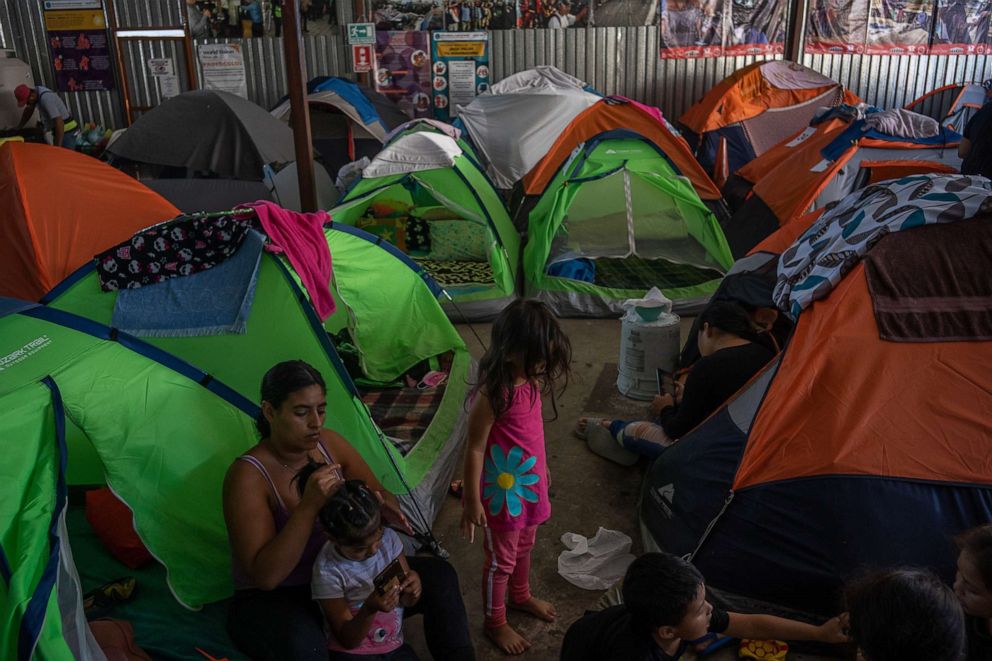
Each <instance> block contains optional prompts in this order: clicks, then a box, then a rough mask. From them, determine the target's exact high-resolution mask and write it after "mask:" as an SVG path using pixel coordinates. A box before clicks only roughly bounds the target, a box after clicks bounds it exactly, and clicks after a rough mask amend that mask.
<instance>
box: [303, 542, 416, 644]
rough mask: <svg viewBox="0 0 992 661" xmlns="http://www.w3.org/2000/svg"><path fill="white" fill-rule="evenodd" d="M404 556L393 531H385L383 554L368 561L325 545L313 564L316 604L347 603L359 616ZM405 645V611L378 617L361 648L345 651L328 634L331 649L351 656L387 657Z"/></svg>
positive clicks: (396, 609)
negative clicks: (384, 572)
mask: <svg viewBox="0 0 992 661" xmlns="http://www.w3.org/2000/svg"><path fill="white" fill-rule="evenodd" d="M401 553H403V542H401V541H400V537H399V535H397V534H396V531H395V530H393V529H392V528H385V529H383V534H382V544H380V545H379V552H378V553H376V554H375V555H374V556H372V557H371V558H368V559H366V560H351V559H349V558H346V557H344V556H343V555H341V554H340V553H338V550H337V549H336V548H335V546H334V543H333V542H327V543H326V544H324V548H322V549H321V550H320V553H318V554H317V559H316V560H315V561H314V563H313V579H312V580H311V582H310V592H311V594H312V595H313V598H314V599H316V600H318V601H319V600H321V599H347V600H348V606H349V607H350V608H351V612H352V613H357V612H358V610H359V609H360V608H361V607H362V604H364V603H365V599H366V598H367V597H368V596H369V595H370V594H372V591H373V590H374V589H375V585H374V580H375V577H376V576H378V575H379V573H380V572H381V571H382V570H383V569H385V568H386V566H387V565H388V564H389V563H390V562H392V561H393V560H395V559H396V558H398V557H399V556H400V554H401ZM402 644H403V607H402V606H397V607H396V608H395V609H393V610H392V611H391V612H389V613H377V614H376V616H375V620H373V623H372V626H371V627H370V628H369V633H368V635H367V636H366V637H365V640H364V641H362V644H361V645H359V646H358V647H353V648H351V649H345V648H344V647H341V646H340V645H339V644H338V642H337V641H336V640H334V634H333V633H331V632H330V631H328V644H327V646H328V648H329V649H332V650H335V651H339V652H349V653H351V654H386V653H387V652H391V651H393V650H395V649H396V648H398V647H400V646H401V645H402Z"/></svg>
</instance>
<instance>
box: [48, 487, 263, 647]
mask: <svg viewBox="0 0 992 661" xmlns="http://www.w3.org/2000/svg"><path fill="white" fill-rule="evenodd" d="M66 525H67V527H68V529H69V542H70V544H71V546H72V555H73V558H74V560H75V562H76V569H77V571H78V572H79V580H80V581H81V582H82V588H83V593H84V594H85V593H87V592H89V591H90V590H93V589H95V588H98V587H100V586H101V585H104V584H105V583H108V582H110V581H114V580H117V579H119V578H123V577H125V576H133V577H134V578H135V579H136V580H137V587H136V588H135V590H134V595H133V597H132V599H131V600H130V601H128V602H125V603H122V604H115V605H113V606H111V607H110V608H109V609H108V610H107V611H106V615H103V616H104V617H109V618H114V619H118V620H127V621H129V622H130V623H131V625H132V626H133V627H134V640H135V642H136V643H137V644H138V645H139V646H140V647H141V648H142V649H143V650H145V652H147V653H148V654H149V655H150V656H151V657H152V658H153V659H163V660H170V661H171V660H177V661H178V660H182V661H187V660H188V661H192V660H194V659H196V660H198V661H204V659H205V658H206V657H204V656H202V655H201V654H200V653H199V652H197V651H196V648H197V647H199V648H200V649H202V650H203V651H205V652H206V653H208V654H210V655H211V656H212V657H214V658H216V659H223V658H225V657H226V658H227V659H230V661H236V660H237V661H240V660H242V659H247V657H246V656H245V655H244V654H242V653H240V652H239V651H238V650H237V648H236V647H235V646H234V643H233V642H231V639H230V637H229V636H228V635H227V626H226V622H227V602H228V600H224V601H220V602H217V603H213V604H208V605H206V606H204V607H203V608H202V609H201V610H199V611H191V610H189V609H186V608H183V607H182V606H180V605H179V602H178V601H176V599H175V597H173V596H172V593H171V592H170V591H169V586H168V585H167V584H166V582H165V568H164V567H163V566H162V565H160V564H159V563H157V562H151V563H149V564H147V565H145V566H144V567H141V568H140V569H131V568H130V567H127V566H126V565H123V564H121V563H120V562H118V561H117V560H116V559H115V558H114V557H113V556H111V555H110V553H109V552H108V551H107V550H106V548H104V546H103V544H102V543H101V542H100V540H99V539H98V538H97V536H96V533H95V532H93V528H91V527H90V524H89V522H88V521H87V520H86V510H85V508H84V507H83V506H81V505H79V506H70V507H69V510H68V512H67V514H66ZM195 552H196V549H195V547H193V546H192V545H191V547H190V553H195Z"/></svg>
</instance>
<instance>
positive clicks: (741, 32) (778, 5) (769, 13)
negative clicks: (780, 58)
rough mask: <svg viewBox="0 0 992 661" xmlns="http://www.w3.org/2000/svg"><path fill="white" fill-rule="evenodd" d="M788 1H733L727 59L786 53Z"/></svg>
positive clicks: (724, 47) (725, 50)
mask: <svg viewBox="0 0 992 661" xmlns="http://www.w3.org/2000/svg"><path fill="white" fill-rule="evenodd" d="M787 11H788V2H787V0H731V2H730V21H729V23H728V25H727V40H726V43H725V44H724V46H723V53H724V55H734V56H736V55H768V54H773V53H783V52H785V20H786V12H787Z"/></svg>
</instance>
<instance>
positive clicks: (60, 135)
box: [14, 85, 80, 149]
mask: <svg viewBox="0 0 992 661" xmlns="http://www.w3.org/2000/svg"><path fill="white" fill-rule="evenodd" d="M14 97H15V98H16V99H17V105H18V106H19V107H21V108H24V114H23V115H22V116H21V123H20V124H18V125H17V128H18V129H22V128H24V125H25V124H27V123H28V120H30V119H31V115H33V114H34V111H35V110H37V111H38V114H39V115H41V123H42V124H44V126H45V130H46V131H51V132H52V144H53V145H56V146H61V147H65V148H66V149H75V148H76V142H78V140H79V135H80V131H79V122H77V121H76V120H75V119H73V117H72V113H70V112H69V108H68V107H66V105H65V103H63V101H62V99H60V98H59V97H58V95H57V94H56V93H55V92H53V91H52V90H50V89H48V88H47V87H42V86H41V85H38V86H37V87H36V88H34V89H31V88H30V87H28V86H27V85H18V86H17V87H16V88H14Z"/></svg>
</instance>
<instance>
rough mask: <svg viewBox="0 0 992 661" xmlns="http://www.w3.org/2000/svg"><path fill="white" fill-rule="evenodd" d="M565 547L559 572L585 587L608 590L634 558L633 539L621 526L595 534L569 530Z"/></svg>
mask: <svg viewBox="0 0 992 661" xmlns="http://www.w3.org/2000/svg"><path fill="white" fill-rule="evenodd" d="M561 543H562V544H564V545H565V549H566V550H564V551H562V552H561V555H559V556H558V573H559V574H561V576H562V578H564V579H565V580H566V581H568V582H569V583H571V584H572V585H574V586H576V587H580V588H582V589H584V590H605V589H607V588H609V587H610V586H611V585H613V584H614V583H616V582H617V581H618V580H619V579H621V578H623V575H624V573H625V572H626V571H627V566H628V565H630V563H632V562H633V561H634V556H633V555H631V554H630V546H631V543H632V542H631V539H630V537H628V536H627V535H625V534H623V533H622V532H620V531H618V530H609V529H607V528H600V529H599V531H597V532H596V535H595V537H593V538H592V539H589V538H588V537H585V536H584V535H580V534H578V533H574V532H567V533H565V534H564V535H562V536H561Z"/></svg>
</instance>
